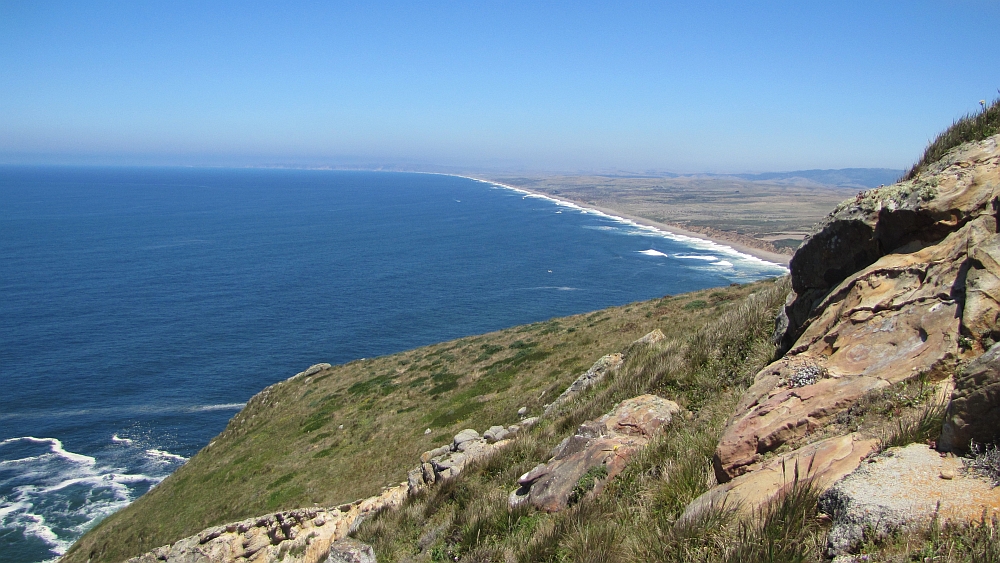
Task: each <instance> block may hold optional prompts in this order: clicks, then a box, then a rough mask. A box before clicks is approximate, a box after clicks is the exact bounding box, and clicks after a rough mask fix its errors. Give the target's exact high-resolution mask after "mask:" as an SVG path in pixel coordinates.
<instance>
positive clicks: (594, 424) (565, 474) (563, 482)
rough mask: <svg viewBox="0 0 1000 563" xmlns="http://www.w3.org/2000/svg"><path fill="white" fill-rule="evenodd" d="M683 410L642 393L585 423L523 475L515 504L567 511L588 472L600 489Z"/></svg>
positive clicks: (513, 502)
mask: <svg viewBox="0 0 1000 563" xmlns="http://www.w3.org/2000/svg"><path fill="white" fill-rule="evenodd" d="M679 411H680V407H678V406H677V403H675V402H673V401H669V400H667V399H663V398H660V397H657V396H655V395H641V396H639V397H635V398H632V399H629V400H627V401H622V402H621V403H619V404H618V405H616V406H615V408H614V409H613V410H612V411H611V412H609V413H608V414H606V415H604V416H602V417H600V418H598V419H597V420H590V421H587V422H584V423H583V424H581V425H580V427H579V428H577V430H576V432H575V433H574V434H573V435H572V436H570V437H568V438H566V439H565V440H563V441H562V442H561V443H560V444H559V445H558V446H556V448H555V449H554V450H553V451H552V458H551V459H550V460H549V461H548V462H547V463H545V464H542V465H539V466H537V467H535V468H534V469H532V470H531V471H529V472H528V473H526V474H525V475H523V476H521V478H520V479H518V484H519V485H520V487H519V488H518V489H517V490H515V491H514V492H513V493H511V496H510V503H511V505H513V506H517V505H519V504H521V503H525V502H527V503H529V504H531V505H533V506H534V507H536V508H538V509H540V510H544V511H546V512H555V511H558V510H562V509H564V508H566V507H567V506H568V505H569V503H570V501H571V498H572V497H573V496H574V494H578V493H579V492H580V491H578V490H577V488H578V485H580V484H581V479H583V478H584V477H585V476H586V475H591V476H592V478H593V479H592V480H593V481H594V482H593V483H592V486H593V490H595V493H596V492H599V491H600V489H601V488H602V487H603V484H604V483H606V482H607V481H608V480H610V479H613V478H614V477H615V475H617V474H618V473H620V472H621V470H622V469H624V468H625V465H626V464H627V463H628V461H629V459H631V458H632V456H633V455H634V454H635V453H636V452H638V451H639V450H640V449H641V448H643V447H645V446H646V444H648V443H649V440H650V439H651V438H652V437H653V436H654V435H655V434H656V433H657V432H658V431H659V430H660V429H661V428H662V427H664V426H665V425H667V424H669V423H670V421H671V419H672V417H673V415H675V414H677V413H678V412H679ZM595 469H599V470H600V471H599V472H597V471H595ZM585 492H586V491H585Z"/></svg>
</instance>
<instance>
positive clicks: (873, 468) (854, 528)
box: [820, 444, 1000, 556]
mask: <svg viewBox="0 0 1000 563" xmlns="http://www.w3.org/2000/svg"><path fill="white" fill-rule="evenodd" d="M820 510H822V511H823V512H825V513H826V514H828V515H829V516H830V517H831V518H832V519H833V527H832V528H831V530H830V534H829V536H828V538H829V539H828V542H829V545H828V549H829V555H831V556H832V555H838V554H842V553H845V552H849V551H851V550H853V549H854V548H856V547H857V546H858V545H859V544H860V543H861V541H862V540H864V539H865V537H866V534H868V535H869V536H872V537H873V538H879V537H885V536H887V535H889V534H892V533H895V532H899V531H902V530H906V529H911V528H914V527H923V526H926V525H927V524H928V523H929V522H930V521H931V519H932V518H935V517H936V518H937V519H938V521H939V522H940V523H941V524H944V523H946V522H956V523H967V522H974V521H978V520H979V519H980V518H982V516H983V515H984V514H985V515H986V516H987V518H989V517H990V516H992V515H994V514H996V513H997V510H1000V488H994V487H993V486H992V484H991V483H990V482H989V481H988V480H985V479H983V478H981V477H977V476H974V475H968V474H966V473H965V471H964V469H963V467H962V461H961V460H960V459H958V458H955V457H950V456H941V455H940V454H939V453H938V452H936V451H934V450H932V449H931V448H929V447H928V446H927V445H925V444H910V445H909V446H906V447H903V448H891V449H889V450H887V451H885V452H884V453H882V454H881V455H878V456H876V457H873V458H871V459H870V460H868V462H866V463H862V464H861V466H860V467H858V469H857V470H855V471H854V472H853V473H851V474H850V475H848V476H847V477H845V478H844V479H842V480H840V481H838V482H837V483H836V484H834V485H833V486H832V487H831V488H830V489H829V490H827V491H826V492H825V493H823V495H822V496H821V497H820Z"/></svg>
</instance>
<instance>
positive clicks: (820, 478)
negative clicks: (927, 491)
mask: <svg viewBox="0 0 1000 563" xmlns="http://www.w3.org/2000/svg"><path fill="white" fill-rule="evenodd" d="M876 446H877V440H874V439H871V438H868V437H864V436H860V435H858V434H849V435H847V436H835V437H833V438H827V439H826V440H822V441H819V442H815V443H813V444H809V445H808V446H805V447H802V448H799V449H798V450H796V451H794V452H791V453H789V454H786V455H782V456H779V457H777V458H775V459H773V460H770V461H768V462H767V463H765V464H763V466H762V467H761V468H760V469H758V470H757V471H753V472H751V473H746V474H744V475H740V476H739V477H737V478H735V479H733V480H732V481H729V482H728V483H725V484H723V485H720V486H718V487H714V488H712V489H710V490H709V491H707V492H706V493H705V494H703V495H701V496H700V497H698V498H697V499H695V500H694V502H692V503H691V504H689V505H688V506H687V508H686V509H685V510H684V513H683V514H682V515H681V517H680V519H679V522H690V521H692V520H696V519H697V518H698V516H700V515H701V514H703V513H704V512H705V511H707V510H710V509H724V510H728V509H735V510H741V511H744V512H746V513H749V514H753V513H755V512H756V511H757V510H758V509H760V508H762V507H764V506H766V505H767V504H768V503H769V502H770V501H772V500H774V499H776V498H777V497H778V496H779V495H782V494H784V493H786V492H787V491H789V490H790V489H791V488H792V487H793V486H794V485H795V484H796V482H798V483H801V484H805V483H811V484H812V485H813V486H814V487H818V488H819V489H826V488H827V487H829V486H830V485H832V484H833V483H834V482H835V481H837V480H838V479H840V478H841V477H844V476H845V475H847V474H849V473H850V472H851V471H853V470H854V469H855V468H856V467H857V466H858V464H859V463H861V460H862V459H864V458H865V457H866V456H868V455H870V454H871V453H872V452H873V451H874V450H875V447H876Z"/></svg>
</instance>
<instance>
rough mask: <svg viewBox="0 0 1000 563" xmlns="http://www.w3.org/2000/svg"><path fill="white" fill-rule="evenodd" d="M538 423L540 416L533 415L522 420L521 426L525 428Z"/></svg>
mask: <svg viewBox="0 0 1000 563" xmlns="http://www.w3.org/2000/svg"><path fill="white" fill-rule="evenodd" d="M536 424H538V417H537V416H532V417H528V418H526V419H524V420H522V421H521V426H522V427H524V428H531V427H532V426H534V425H536Z"/></svg>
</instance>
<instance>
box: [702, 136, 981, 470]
mask: <svg viewBox="0 0 1000 563" xmlns="http://www.w3.org/2000/svg"><path fill="white" fill-rule="evenodd" d="M998 138H1000V137H993V138H990V139H988V140H986V141H983V142H980V143H976V144H973V145H968V146H965V147H964V148H962V149H960V150H957V151H955V152H953V153H951V154H950V155H949V157H948V158H946V159H945V160H944V161H942V162H939V163H938V164H937V165H935V166H933V167H931V168H930V169H929V170H928V171H927V172H925V173H924V174H921V175H920V176H918V177H917V178H916V179H914V180H912V181H909V182H903V183H900V184H897V185H895V186H890V187H888V188H883V189H881V190H871V191H869V192H867V193H865V194H861V195H859V197H858V198H857V199H856V200H854V201H851V202H848V203H846V204H843V205H842V206H841V207H840V208H838V210H837V211H836V212H834V213H833V214H832V215H831V217H829V218H828V219H827V220H826V222H825V224H824V225H823V227H822V229H821V230H820V231H819V232H818V233H817V234H815V235H813V236H812V237H811V238H810V239H808V240H807V241H806V243H804V244H803V246H802V247H801V248H800V250H799V251H798V252H796V254H795V257H794V258H793V259H792V268H791V270H792V287H793V290H794V293H793V294H792V295H791V296H790V299H789V301H788V304H787V305H786V307H785V314H786V316H785V320H786V327H785V329H784V331H783V333H782V334H781V335H780V338H781V339H782V340H783V341H784V342H785V344H786V345H787V346H789V350H788V353H787V354H786V355H785V356H784V357H783V358H781V359H780V360H778V361H776V362H774V363H773V364H771V365H769V366H767V367H766V368H765V369H764V370H762V371H761V372H760V373H759V374H757V376H756V378H755V380H754V384H753V385H752V386H751V388H750V389H749V390H748V391H747V392H746V393H745V394H744V396H743V397H742V399H741V400H740V403H739V405H738V407H737V410H736V412H735V414H734V415H733V417H732V418H731V419H730V421H729V423H728V424H727V426H726V429H725V430H724V432H723V435H722V438H721V440H720V442H719V446H718V448H717V449H716V452H715V456H714V465H715V473H716V478H717V480H718V482H719V483H726V482H728V481H730V480H731V479H733V478H735V477H738V476H739V475H742V474H743V473H746V472H748V471H753V470H755V469H758V468H759V467H760V461H761V460H762V459H763V456H764V454H766V453H768V452H770V451H772V450H775V449H777V448H778V447H780V446H782V445H784V444H787V443H789V442H791V445H793V446H794V445H797V444H798V443H799V442H803V441H806V442H807V441H808V438H807V435H809V434H811V433H813V432H814V431H816V430H817V429H819V428H821V427H824V426H825V425H827V424H828V423H829V422H830V421H831V420H833V417H835V416H836V415H837V414H839V413H840V412H842V411H844V410H846V409H847V408H849V407H850V406H851V405H853V404H854V403H855V402H856V401H857V399H859V398H860V397H861V396H862V395H864V394H865V393H868V392H870V391H873V390H875V389H878V388H880V387H885V386H887V385H890V384H893V383H897V382H900V381H903V380H906V379H908V378H910V377H913V376H916V375H922V376H924V377H926V378H928V379H929V380H931V381H933V380H937V379H942V378H945V377H949V376H950V375H951V374H952V373H953V371H954V370H955V368H956V366H957V365H958V364H959V363H960V362H961V361H962V360H964V359H966V358H969V357H971V356H974V355H975V354H976V353H977V352H978V351H980V350H981V346H982V344H981V341H987V340H985V339H988V338H992V335H993V332H992V331H993V330H995V328H996V319H997V316H998V315H1000V303H998V301H997V299H996V297H998V295H997V291H996V287H997V286H998V285H1000V283H998V282H997V280H998V276H1000V267H998V264H1000V260H994V259H993V257H994V255H996V256H1000V252H994V250H993V249H994V248H1000V237H998V235H997V217H996V215H995V213H996V207H997V204H996V203H995V202H998V201H1000V199H998V195H1000V168H998V163H1000V148H998V145H997V140H998ZM998 336H1000V335H998Z"/></svg>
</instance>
